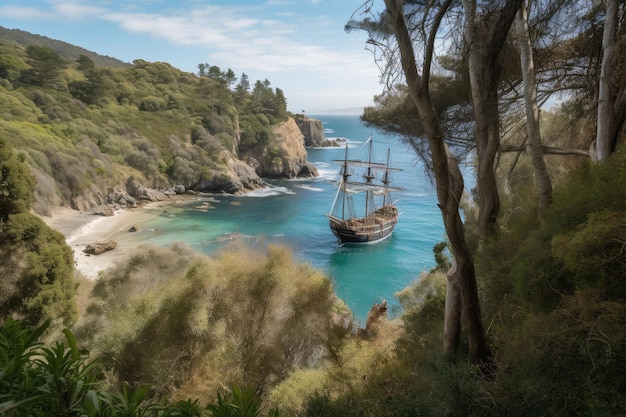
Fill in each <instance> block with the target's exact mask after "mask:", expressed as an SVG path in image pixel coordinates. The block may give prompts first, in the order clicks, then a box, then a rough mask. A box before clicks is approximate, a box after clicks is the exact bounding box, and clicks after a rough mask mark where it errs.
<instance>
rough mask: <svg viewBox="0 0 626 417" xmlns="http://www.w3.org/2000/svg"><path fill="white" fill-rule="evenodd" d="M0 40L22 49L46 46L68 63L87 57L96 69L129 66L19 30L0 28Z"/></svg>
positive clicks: (78, 47)
mask: <svg viewBox="0 0 626 417" xmlns="http://www.w3.org/2000/svg"><path fill="white" fill-rule="evenodd" d="M0 39H4V40H8V41H11V42H15V43H17V44H19V45H22V46H23V47H24V48H26V47H28V46H29V45H37V46H46V47H48V48H50V49H52V50H54V51H56V52H57V53H58V54H59V55H61V56H62V57H63V58H65V59H66V60H68V61H75V60H76V59H77V58H78V57H79V56H80V55H85V56H87V57H89V58H90V59H91V60H92V61H93V62H94V64H96V66H98V67H114V68H123V67H126V66H128V65H129V64H128V63H126V62H123V61H120V60H119V59H116V58H111V57H110V56H106V55H99V54H97V53H95V52H91V51H88V50H87V49H84V48H81V47H80V46H75V45H72V44H69V43H67V42H63V41H58V40H55V39H50V38H48V37H46V36H41V35H35V34H33V33H30V32H25V31H23V30H19V29H7V28H5V27H2V26H0Z"/></svg>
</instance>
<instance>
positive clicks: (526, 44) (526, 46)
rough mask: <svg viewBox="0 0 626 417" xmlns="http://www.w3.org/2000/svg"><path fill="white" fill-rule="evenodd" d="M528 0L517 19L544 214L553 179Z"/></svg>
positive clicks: (530, 145) (530, 139) (531, 148)
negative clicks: (541, 115)
mask: <svg viewBox="0 0 626 417" xmlns="http://www.w3.org/2000/svg"><path fill="white" fill-rule="evenodd" d="M527 3H528V1H527V0H526V1H524V2H522V7H521V8H520V10H519V11H518V12H517V17H516V18H515V29H516V34H517V41H518V44H519V49H520V62H521V66H522V78H523V80H524V104H525V106H524V108H525V110H526V126H527V131H528V152H529V153H530V156H531V159H532V163H533V167H534V168H535V175H536V178H537V180H536V182H537V189H538V213H539V216H540V217H543V215H544V214H545V212H546V210H547V209H548V206H549V205H550V202H551V201H552V181H551V180H550V174H548V169H547V168H546V163H545V161H544V158H543V144H542V141H541V132H540V130H539V105H538V103H537V81H536V78H535V64H534V59H533V49H532V43H531V39H530V31H529V29H528V6H527Z"/></svg>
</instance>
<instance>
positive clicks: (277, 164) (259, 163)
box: [241, 118, 321, 178]
mask: <svg viewBox="0 0 626 417" xmlns="http://www.w3.org/2000/svg"><path fill="white" fill-rule="evenodd" d="M320 124H321V122H320ZM272 135H273V139H272V143H271V145H270V146H262V147H255V148H253V149H250V150H248V151H246V152H244V153H243V154H242V155H241V158H242V159H243V160H244V161H246V163H247V165H248V166H250V167H252V168H253V169H254V170H255V172H256V174H257V175H258V176H260V177H269V178H296V177H315V176H317V175H319V174H318V172H317V168H315V166H314V165H313V164H311V163H310V162H308V161H307V151H306V148H305V143H304V135H303V134H302V132H301V130H300V128H299V127H298V125H297V123H296V121H295V120H294V119H292V118H290V119H288V120H287V121H285V122H282V123H280V124H279V125H277V126H275V127H274V128H273V130H272Z"/></svg>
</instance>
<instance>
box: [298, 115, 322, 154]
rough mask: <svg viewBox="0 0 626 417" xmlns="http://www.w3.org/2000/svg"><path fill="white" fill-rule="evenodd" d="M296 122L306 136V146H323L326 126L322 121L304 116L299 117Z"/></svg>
mask: <svg viewBox="0 0 626 417" xmlns="http://www.w3.org/2000/svg"><path fill="white" fill-rule="evenodd" d="M295 122H296V124H297V125H298V128H299V129H300V132H302V135H303V136H304V146H312V147H317V146H323V143H324V126H323V125H322V122H321V121H320V120H316V119H310V118H308V117H306V116H304V115H297V116H296V118H295Z"/></svg>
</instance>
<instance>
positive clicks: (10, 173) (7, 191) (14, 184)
mask: <svg viewBox="0 0 626 417" xmlns="http://www.w3.org/2000/svg"><path fill="white" fill-rule="evenodd" d="M34 189H35V178H34V177H33V175H32V174H31V173H30V170H29V169H28V167H27V166H26V165H25V164H24V163H22V162H21V161H19V160H18V159H17V158H16V157H15V156H14V155H13V153H12V151H11V149H10V148H9V145H8V144H7V142H6V141H5V139H3V138H0V227H1V226H2V224H3V223H4V222H6V221H7V220H8V218H9V215H11V214H17V213H23V212H27V211H28V210H29V209H30V207H31V206H32V205H33V202H34V201H35V199H34Z"/></svg>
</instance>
